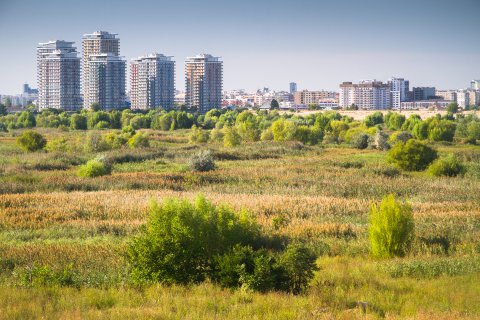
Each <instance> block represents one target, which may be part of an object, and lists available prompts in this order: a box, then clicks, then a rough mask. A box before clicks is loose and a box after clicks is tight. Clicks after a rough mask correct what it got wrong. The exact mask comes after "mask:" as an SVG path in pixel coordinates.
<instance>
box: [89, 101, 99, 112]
mask: <svg viewBox="0 0 480 320" xmlns="http://www.w3.org/2000/svg"><path fill="white" fill-rule="evenodd" d="M100 110H102V108H101V107H100V103H98V102H94V103H92V104H91V105H90V111H93V112H96V111H100Z"/></svg>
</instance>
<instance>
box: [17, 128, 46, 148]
mask: <svg viewBox="0 0 480 320" xmlns="http://www.w3.org/2000/svg"><path fill="white" fill-rule="evenodd" d="M17 144H18V145H19V146H20V148H22V149H23V150H25V151H30V152H32V151H37V150H41V149H43V148H44V147H45V145H46V144H47V140H46V139H45V138H44V137H43V136H42V135H41V134H40V133H38V132H35V131H33V130H27V131H25V132H23V133H22V135H21V136H20V137H18V138H17Z"/></svg>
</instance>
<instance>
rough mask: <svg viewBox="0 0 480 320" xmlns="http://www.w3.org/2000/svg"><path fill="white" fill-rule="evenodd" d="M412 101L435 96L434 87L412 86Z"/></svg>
mask: <svg viewBox="0 0 480 320" xmlns="http://www.w3.org/2000/svg"><path fill="white" fill-rule="evenodd" d="M412 93H413V94H412V99H413V101H421V100H428V99H434V98H435V87H413V89H412Z"/></svg>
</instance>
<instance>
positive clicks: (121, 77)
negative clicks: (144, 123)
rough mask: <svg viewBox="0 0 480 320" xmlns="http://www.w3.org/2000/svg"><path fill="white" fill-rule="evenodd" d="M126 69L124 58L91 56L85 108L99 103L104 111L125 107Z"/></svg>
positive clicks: (102, 55) (107, 55)
mask: <svg viewBox="0 0 480 320" xmlns="http://www.w3.org/2000/svg"><path fill="white" fill-rule="evenodd" d="M125 68H126V63H125V60H123V59H122V58H120V57H118V56H115V55H114V54H112V53H102V54H97V55H90V56H89V60H88V75H87V78H88V82H87V87H86V88H84V93H85V94H84V99H85V100H84V106H91V105H92V104H94V103H98V105H99V107H100V108H101V109H104V110H112V109H119V108H123V107H124V106H125V98H126V97H125Z"/></svg>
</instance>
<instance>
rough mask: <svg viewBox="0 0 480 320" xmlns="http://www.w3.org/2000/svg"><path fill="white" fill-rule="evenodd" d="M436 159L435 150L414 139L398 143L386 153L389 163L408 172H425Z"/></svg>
mask: <svg viewBox="0 0 480 320" xmlns="http://www.w3.org/2000/svg"><path fill="white" fill-rule="evenodd" d="M436 158H437V151H436V150H435V149H432V148H430V147H429V146H427V145H426V144H424V143H422V142H420V141H418V140H414V139H410V140H408V141H407V142H406V143H402V142H398V143H397V144H395V146H394V147H393V148H392V149H391V150H390V151H389V153H388V159H389V161H390V162H392V163H394V164H396V165H398V166H399V167H400V168H402V169H404V170H408V171H421V170H425V168H427V167H428V165H429V164H430V163H432V161H433V160H435V159H436Z"/></svg>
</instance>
